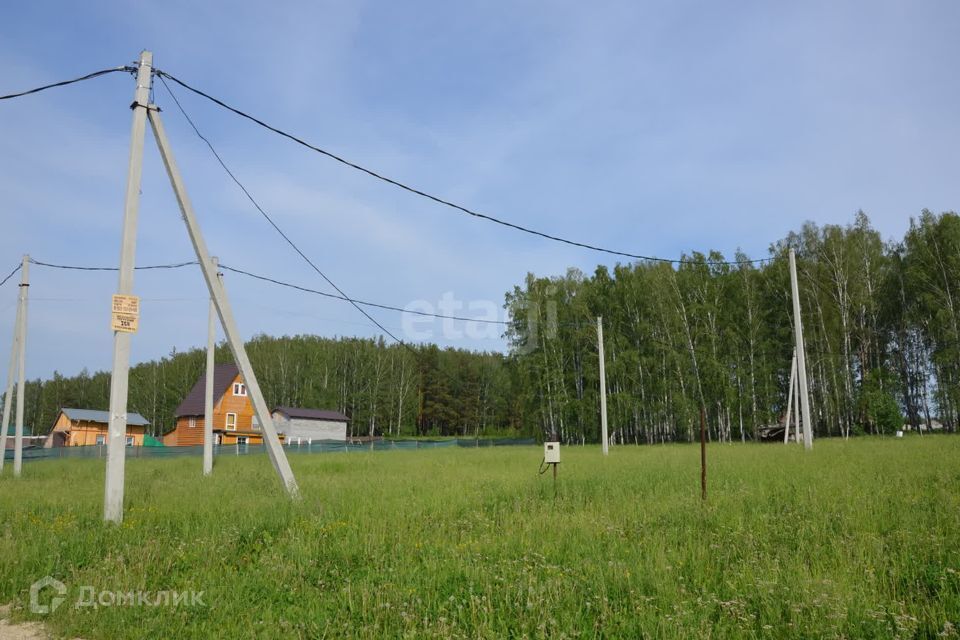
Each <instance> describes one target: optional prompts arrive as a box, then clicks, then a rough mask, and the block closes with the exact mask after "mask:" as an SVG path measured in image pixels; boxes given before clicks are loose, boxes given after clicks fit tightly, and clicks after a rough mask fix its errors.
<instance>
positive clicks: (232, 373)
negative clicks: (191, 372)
mask: <svg viewBox="0 0 960 640" xmlns="http://www.w3.org/2000/svg"><path fill="white" fill-rule="evenodd" d="M239 373H240V370H239V369H238V368H237V365H235V364H233V363H232V362H227V363H224V364H218V365H215V366H214V367H213V403H214V404H216V403H217V401H218V400H220V396H222V395H223V394H224V393H225V392H226V391H227V389H228V388H229V387H230V383H231V382H233V380H234V378H236V377H237V375H238V374H239ZM206 391H207V374H206V372H204V373H203V374H202V375H201V376H200V379H199V380H197V384H195V385H193V389H190V393H188V394H187V397H186V398H184V399H183V402H181V403H180V406H179V407H177V410H176V411H174V412H173V415H174V416H175V417H177V418H179V417H180V416H202V415H203V408H204V407H203V405H204V395H205V394H206Z"/></svg>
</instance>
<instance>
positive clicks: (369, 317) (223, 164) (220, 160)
mask: <svg viewBox="0 0 960 640" xmlns="http://www.w3.org/2000/svg"><path fill="white" fill-rule="evenodd" d="M165 75H167V74H163V73H162V72H160V71H159V70H157V76H158V77H159V78H160V82H162V83H163V86H164V88H166V90H167V93H169V94H170V97H171V98H173V102H174V103H175V104H176V105H177V109H179V110H180V113H181V114H183V117H184V118H185V119H186V121H187V122H188V123H189V124H190V128H191V129H193V132H194V133H195V134H197V137H199V138H200V139H201V140H203V142H204V143H206V145H207V147H208V148H209V149H210V151H211V153H213V155H214V157H215V158H216V159H217V162H218V163H219V164H220V166H221V167H223V170H224V171H226V172H227V175H228V176H230V179H231V180H233V181H234V183H236V185H237V186H238V187H240V190H241V191H243V194H244V195H245V196H246V197H247V199H248V200H249V201H250V203H251V204H253V206H254V207H255V208H256V209H257V211H259V212H260V215H262V216H263V217H264V219H265V220H266V221H267V222H268V223H270V226H271V227H273V228H274V230H275V231H276V232H277V233H278V234H280V237H281V238H283V239H284V240H285V241H286V242H287V244H289V245H290V246H291V247H292V248H293V250H294V251H296V252H297V254H299V256H300V257H301V258H303V260H304V261H305V262H306V263H307V264H308V265H310V267H311V268H312V269H313V270H314V271H316V272H317V273H318V274H319V275H320V277H321V278H323V279H324V280H326V282H327V284H329V285H330V286H331V287H333V288H334V289H335V290H336V291H337V293H339V294H340V295H341V296H343V298H344V299H345V300H346V301H347V302H349V303H350V304H352V305H353V307H354V308H355V309H356V310H357V311H359V312H360V313H362V314H363V315H364V316H366V318H367V320H369V321H370V322H372V323H373V324H374V325H376V326H377V328H379V329H380V330H381V331H383V332H384V333H385V334H387V335H388V336H390V337H391V338H392V339H393V340H395V341H396V342H398V343H400V344H406V343H405V342H404V341H403V340H401V339H400V338H398V337H397V336H396V335H394V334H393V332H391V331H390V330H389V329H387V328H386V327H385V326H383V325H382V324H381V323H380V322H379V321H378V320H377V319H376V318H374V317H373V316H372V315H370V314H369V313H367V311H366V310H365V309H364V308H363V307H361V306H360V305H359V304H357V303H356V302H355V301H354V300H353V299H352V298H350V296H348V295H347V294H346V293H344V292H343V290H342V289H341V288H340V287H338V286H337V285H336V284H335V283H334V282H333V280H331V279H330V278H328V277H327V275H326V274H325V273H324V272H323V271H321V270H320V267H318V266H317V265H316V264H314V262H313V260H311V259H310V258H309V257H307V254H305V253H304V252H303V251H301V249H300V247H298V246H297V245H296V243H295V242H294V241H293V240H291V239H290V236H288V235H287V234H286V233H284V231H283V229H281V228H280V227H279V225H277V223H276V222H274V221H273V218H271V217H270V215H269V214H268V213H267V212H266V211H264V209H263V207H261V206H260V203H259V202H257V200H256V199H255V198H254V197H253V195H251V193H250V191H249V190H248V189H247V188H246V187H245V186H244V185H243V183H242V182H240V180H239V179H238V178H237V176H236V174H234V173H233V171H231V170H230V167H228V166H227V164H226V162H224V160H223V158H222V157H221V156H220V154H219V153H217V150H216V149H215V148H214V146H213V144H212V143H211V142H210V140H209V139H207V138H206V137H205V136H204V135H203V134H202V133H200V129H198V128H197V125H196V124H195V123H194V122H193V120H192V119H191V118H190V116H189V115H188V114H187V112H186V110H185V109H184V108H183V105H182V104H180V101H179V100H178V99H177V96H176V95H175V94H174V93H173V91H172V90H171V89H170V85H168V84H167V83H166V81H165V80H164V76H165ZM168 77H170V79H171V80H174V81H176V79H175V78H173V77H171V76H168Z"/></svg>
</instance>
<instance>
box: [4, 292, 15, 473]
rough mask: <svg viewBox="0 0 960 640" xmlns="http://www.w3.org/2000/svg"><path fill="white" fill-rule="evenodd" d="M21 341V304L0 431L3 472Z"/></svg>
mask: <svg viewBox="0 0 960 640" xmlns="http://www.w3.org/2000/svg"><path fill="white" fill-rule="evenodd" d="M19 339H20V308H19V303H18V307H17V313H16V315H15V316H14V321H13V340H11V342H10V368H9V369H8V371H7V389H6V392H5V393H4V394H3V424H2V425H0V429H3V431H2V433H0V471H3V463H4V460H5V459H6V453H7V430H9V429H10V403H11V402H12V401H13V379H14V376H16V375H17V354H18V353H19V347H18V345H17V341H18V340H19Z"/></svg>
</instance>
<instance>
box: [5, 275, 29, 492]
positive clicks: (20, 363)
mask: <svg viewBox="0 0 960 640" xmlns="http://www.w3.org/2000/svg"><path fill="white" fill-rule="evenodd" d="M29 288H30V256H23V266H22V267H20V298H19V300H18V304H17V316H18V321H17V329H18V331H19V335H18V336H17V369H18V371H17V427H16V431H14V436H13V477H14V478H19V477H20V470H21V467H23V405H24V402H23V392H24V385H25V384H26V366H27V290H28V289H29ZM3 453H4V454H6V451H4V452H3Z"/></svg>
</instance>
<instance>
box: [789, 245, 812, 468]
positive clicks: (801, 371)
mask: <svg viewBox="0 0 960 640" xmlns="http://www.w3.org/2000/svg"><path fill="white" fill-rule="evenodd" d="M790 289H791V291H792V292H793V331H794V337H795V338H796V342H797V379H798V380H799V381H800V399H799V400H800V409H801V414H802V420H803V446H804V448H806V449H812V448H813V417H812V416H811V415H810V395H809V392H808V391H807V357H806V352H805V351H804V348H803V319H802V318H801V317H800V287H799V286H798V284H797V255H796V252H795V251H794V250H793V249H792V248H791V249H790Z"/></svg>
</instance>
